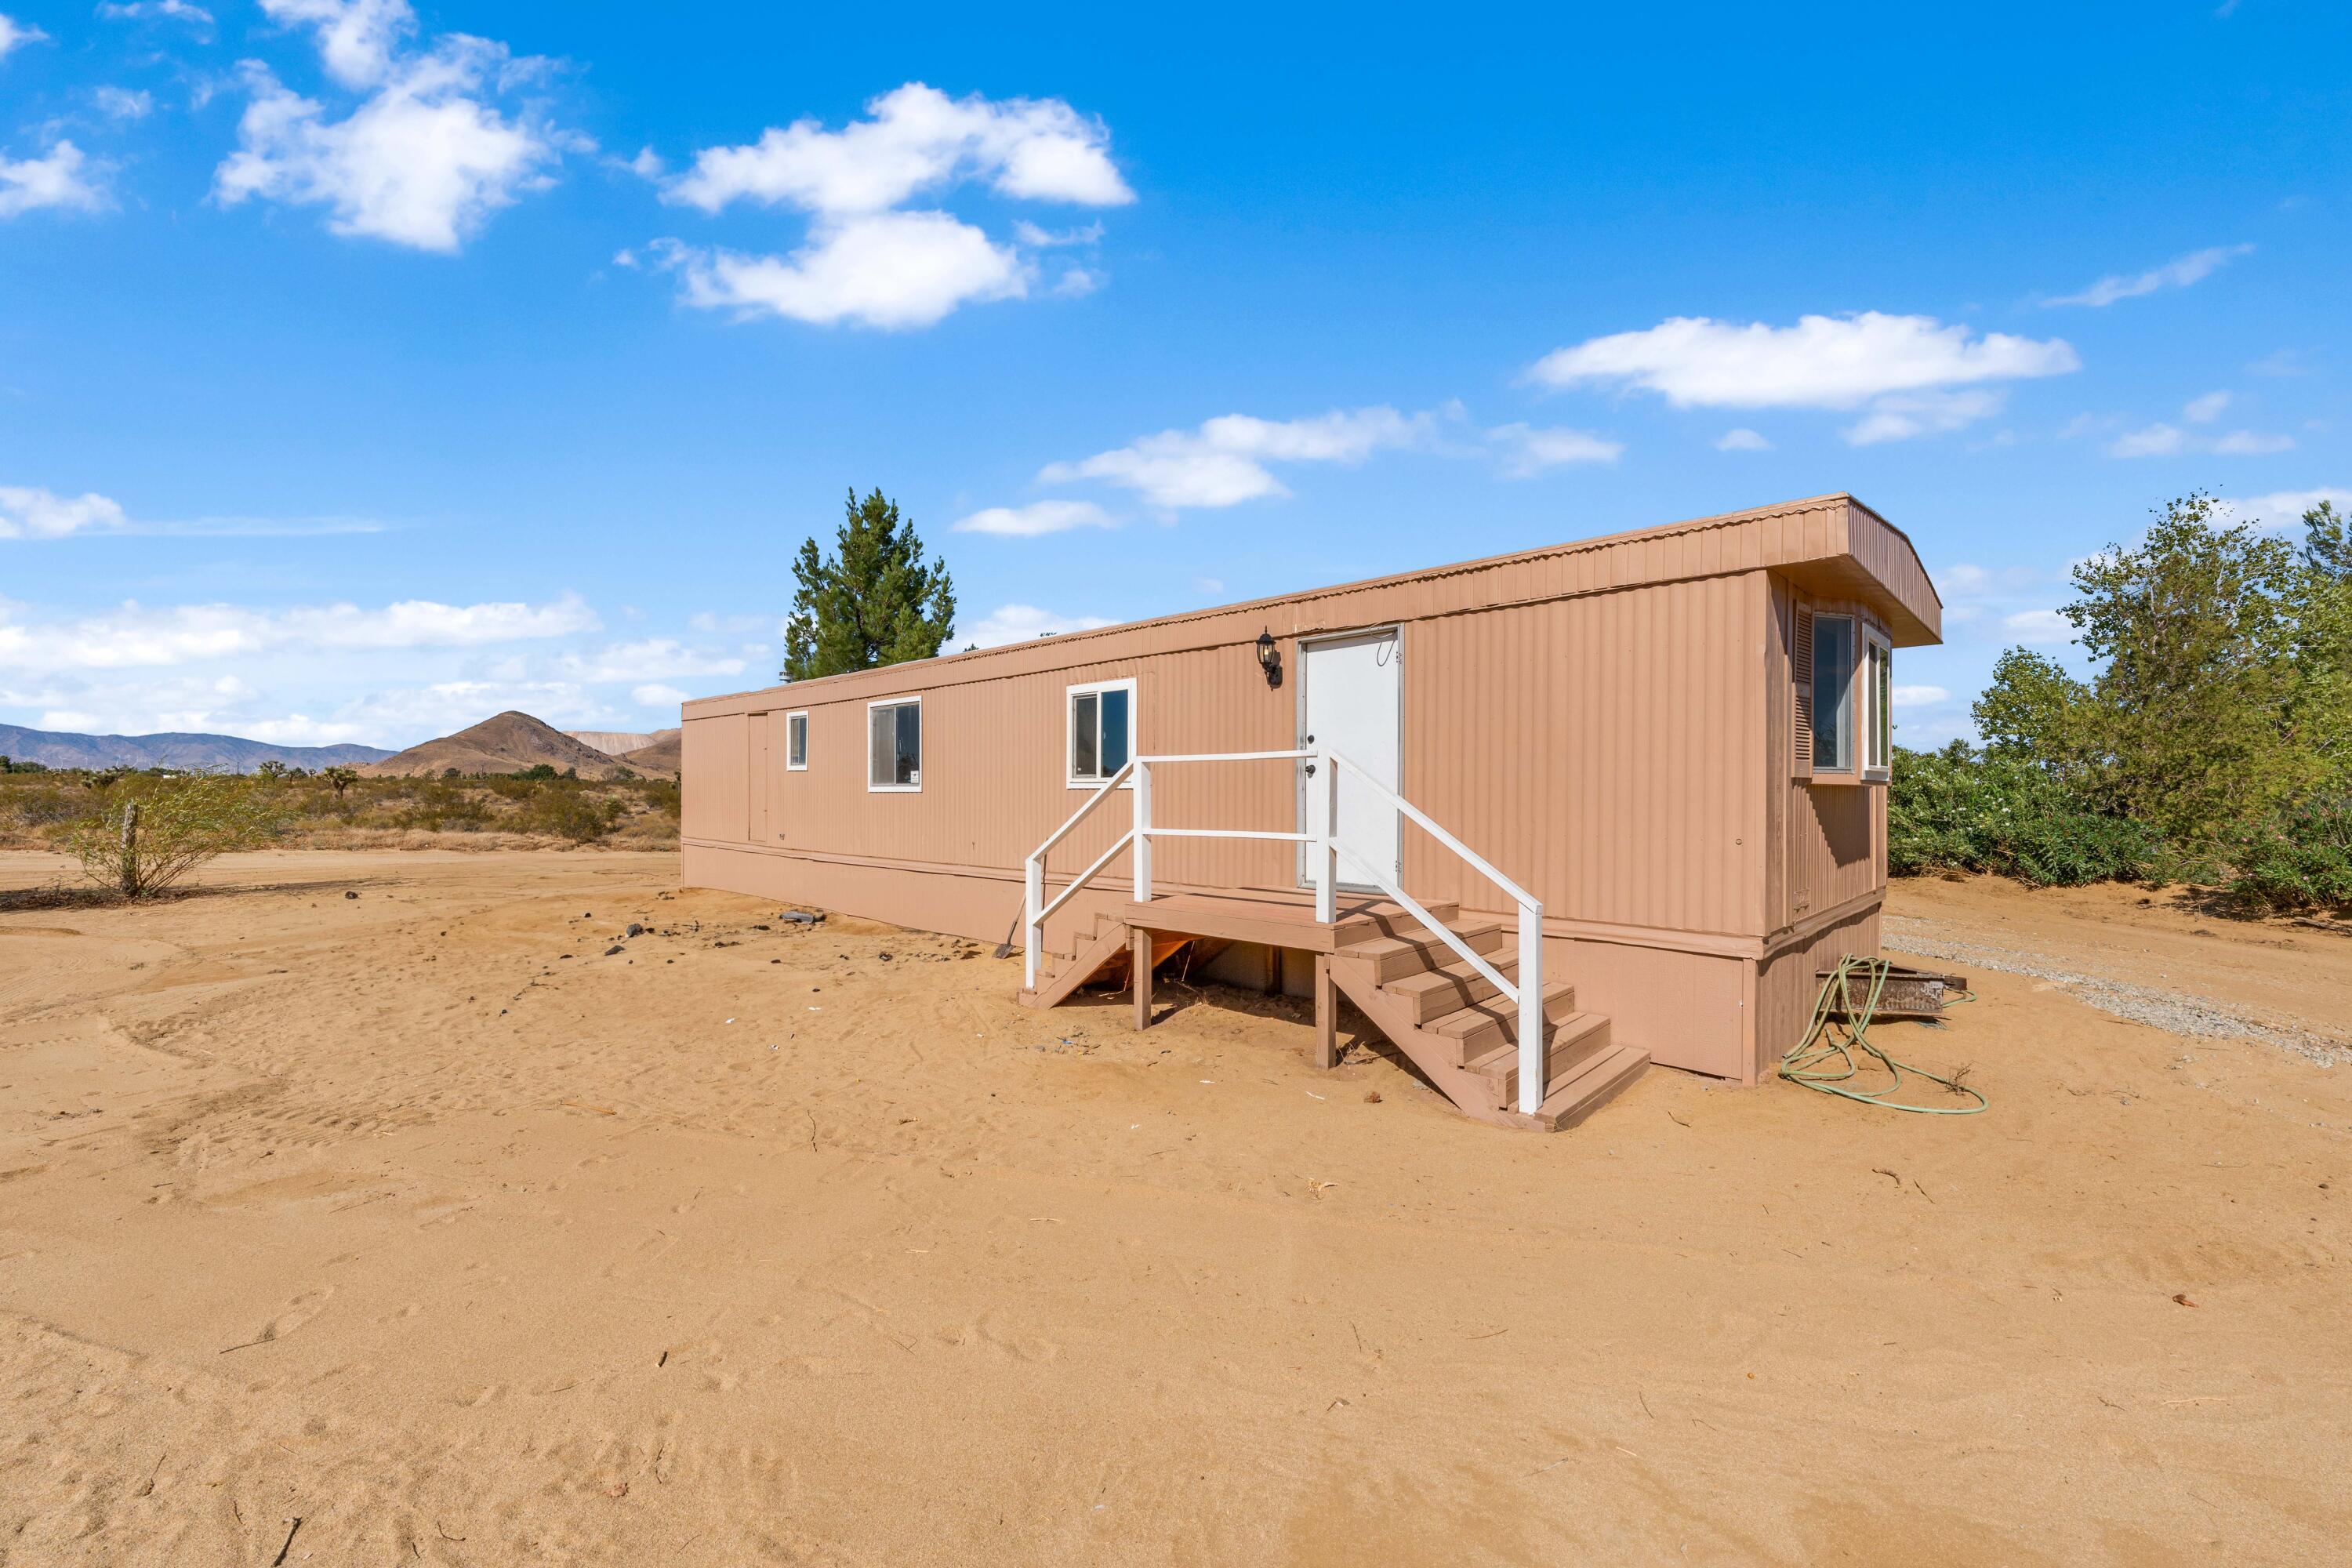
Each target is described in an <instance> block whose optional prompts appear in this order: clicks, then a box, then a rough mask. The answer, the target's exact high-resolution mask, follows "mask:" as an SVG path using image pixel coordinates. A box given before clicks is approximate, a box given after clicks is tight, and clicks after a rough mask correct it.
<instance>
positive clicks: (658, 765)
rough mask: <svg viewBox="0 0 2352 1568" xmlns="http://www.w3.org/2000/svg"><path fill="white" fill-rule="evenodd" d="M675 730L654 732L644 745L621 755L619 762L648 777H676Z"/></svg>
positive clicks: (676, 746) (677, 748)
mask: <svg viewBox="0 0 2352 1568" xmlns="http://www.w3.org/2000/svg"><path fill="white" fill-rule="evenodd" d="M679 734H680V731H677V730H656V731H654V732H653V733H652V734H650V735H648V736H646V744H644V745H642V746H639V747H638V748H637V749H636V750H635V751H634V752H622V753H621V761H623V762H625V763H628V764H629V766H631V767H633V768H635V769H636V770H637V772H639V773H644V774H646V776H648V777H658V778H667V779H675V778H677V770H678V767H679V763H678V752H679V746H678V736H679Z"/></svg>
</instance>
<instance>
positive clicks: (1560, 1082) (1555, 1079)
mask: <svg viewBox="0 0 2352 1568" xmlns="http://www.w3.org/2000/svg"><path fill="white" fill-rule="evenodd" d="M1512 1032H1513V1033H1514V1034H1515V1035H1516V1034H1517V1030H1514V1031H1512ZM1611 1046H1612V1042H1611V1040H1610V1037H1609V1020H1608V1019H1607V1018H1605V1017H1603V1016H1601V1015H1600V1014H1598V1013H1570V1015H1569V1016H1567V1017H1566V1018H1563V1019H1561V1020H1560V1021H1559V1023H1558V1024H1556V1025H1554V1026H1552V1031H1551V1038H1550V1039H1549V1040H1548V1041H1546V1042H1545V1051H1544V1065H1545V1073H1544V1097H1545V1098H1546V1099H1549V1098H1550V1097H1551V1096H1552V1094H1554V1093H1555V1092H1556V1091H1558V1090H1559V1089H1561V1088H1563V1087H1565V1086H1566V1084H1567V1083H1568V1081H1569V1080H1570V1079H1571V1078H1572V1077H1573V1076H1574V1075H1575V1074H1576V1073H1578V1072H1579V1071H1580V1070H1581V1069H1582V1068H1583V1066H1584V1064H1585V1063H1586V1062H1587V1061H1589V1060H1591V1058H1594V1057H1596V1056H1600V1055H1602V1054H1604V1053H1606V1052H1607V1051H1608V1050H1609V1049H1610V1048H1611ZM1466 1065H1467V1066H1468V1067H1469V1068H1470V1070H1471V1071H1472V1072H1474V1073H1476V1074H1478V1075H1479V1076H1480V1077H1481V1078H1485V1079H1490V1080H1492V1081H1493V1083H1494V1085H1495V1103H1496V1105H1499V1106H1502V1107H1504V1108H1505V1109H1506V1110H1507V1109H1509V1108H1510V1107H1512V1106H1515V1105H1517V1104H1518V1102H1519V1047H1518V1042H1517V1040H1516V1039H1514V1040H1513V1041H1511V1042H1510V1043H1509V1044H1507V1045H1503V1046H1498V1047H1496V1048H1495V1049H1494V1050H1491V1051H1489V1052H1487V1053H1486V1055H1485V1056H1483V1057H1480V1058H1477V1059H1476V1060H1475V1061H1472V1062H1470V1063H1468V1064H1466Z"/></svg>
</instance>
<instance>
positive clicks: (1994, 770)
mask: <svg viewBox="0 0 2352 1568" xmlns="http://www.w3.org/2000/svg"><path fill="white" fill-rule="evenodd" d="M2165 863H2166V853H2165V846H2164V844H2163V841H2162V840H2161V839H2160V838H2159V837H2158V835H2157V834H2156V833H2155V832H2154V831H2153V830H2152V829H2150V828H2148V827H2147V826H2144V825H2142V824H2140V823H2137V822H2133V821H2130V820H2128V819H2126V818H2124V817H2119V816H2112V815H2109V814H2107V813H2105V812H2101V811H2098V810H2096V809H2095V808H2094V807H2092V806H2091V805H2089V804H2088V803H2086V802H2085V801H2084V800H2083V799H2082V798H2080V797H2079V796H2077V795H2074V793H2073V792H2071V791H2069V790H2068V789H2067V788H2066V787H2065V786H2063V785H2062V784H2059V783H2058V782H2057V781H2056V780H2055V779H2053V777H2052V776H2051V775H2050V774H2049V773H2047V772H2046V771H2044V770H2043V769H2042V768H2041V767H2039V766H2037V765H2035V764H2034V763H2030V762H2026V761H2022V760H2020V759H2017V758H2012V757H2002V756H1988V755H1986V754H1984V753H1982V752H1978V751H1975V750H1974V749H1972V748H1971V747H1969V745H1968V743H1967V742H1962V741H1955V742H1952V743H1951V744H1950V745H1948V746H1947V747H1945V748H1944V749H1943V750H1942V751H1940V752H1910V751H1905V750H1903V749H1902V748H1900V747H1898V748H1896V750H1895V773H1894V779H1893V782H1892V784H1890V785H1889V786H1888V789H1887V795H1886V866H1887V870H1888V871H1889V872H1890V873H1891V874H1893V875H1895V876H1897V877H1909V876H1916V875H1918V874H1920V873H1922V872H1927V871H1941V870H1958V871H1990V872H1993V873H1995V874H1997V875H2000V876H2004V877H2014V878H2016V879H2018V880H2020V881H2022V882H2031V883H2033V884H2035V885H2037V886H2044V887H2050V886H2054V887H2077V886H2080V885H2081V884H2083V883H2085V882H2105V881H2126V882H2128V881H2138V880H2141V879H2146V878H2148V877H2150V876H2152V875H2155V874H2157V873H2158V871H2159V869H2160V868H2163V867H2164V865H2165Z"/></svg>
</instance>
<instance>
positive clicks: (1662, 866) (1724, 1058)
mask: <svg viewBox="0 0 2352 1568" xmlns="http://www.w3.org/2000/svg"><path fill="white" fill-rule="evenodd" d="M1941 618H1942V607H1941V605H1940V603H1939V602H1938V600H1937V596H1936V592H1935V589H1934V587H1933V585H1932V584H1930V583H1929V581H1928V578H1927V571H1926V569H1925V568H1924V567H1923V566H1922V565H1921V563H1920V561H1919V557H1918V554H1917V552H1916V551H1915V550H1914V549H1913V548H1912V545H1911V542H1910V541H1909V540H1908V539H1907V538H1906V537H1905V536H1904V535H1903V533H1902V532H1901V531H1898V530H1896V529H1895V527H1893V526H1892V525H1891V524H1889V523H1888V522H1887V521H1885V519H1883V518H1881V517H1880V516H1879V515H1878V514H1877V513H1875V512H1874V511H1872V510H1870V509H1869V508H1868V507H1866V506H1864V505H1863V504H1862V503H1861V502H1860V501H1858V500H1854V499H1853V497H1851V496H1848V495H1830V496H1822V497H1819V498H1816V499H1813V500H1801V501H1792V502H1789V503H1787V504H1784V505H1780V506H1770V507H1763V508H1759V509H1756V510H1748V511H1740V512H1733V513H1729V514H1727V515H1725V516H1720V517H1710V518H1702V519H1699V520H1696V521H1688V522H1678V523H1673V524H1669V525H1667V526H1664V527H1660V528H1651V529H1644V530H1641V531H1635V532H1631V533H1619V534H1612V535H1609V536H1606V537H1603V538H1597V539H1587V540H1580V541H1577V542H1572V543H1566V544H1559V545H1551V546H1547V547H1545V548H1542V549H1538V550H1529V551H1524V552H1519V553H1517V554H1511V555H1503V556H1496V557H1493V558H1491V559H1487V560H1483V561H1471V562H1465V563H1460V564H1455V565H1446V566H1435V567H1431V568H1429V569H1427V570H1423V571H1417V572H1409V573H1405V574H1400V575H1397V576H1391V577H1383V578H1380V579H1377V580H1374V581H1370V582H1363V583H1352V584H1345V585H1343V586H1339V587H1334V588H1324V589H1318V590H1315V591H1313V592H1308V593H1301V594H1292V595H1284V596H1281V597H1278V598H1272V599H1263V600H1258V601H1255V602H1253V603H1250V604H1244V605H1229V606H1225V607H1223V608H1218V609H1209V610H1199V611H1193V612H1189V613H1186V614H1183V615H1175V616H1161V617H1160V618H1158V619H1155V620H1149V621H1140V622H1137V623H1134V624H1132V625H1129V626H1110V627H1106V628H1104V629H1102V630H1099V631H1090V632H1082V633H1076V634H1072V635H1067V636H1062V637H1042V638H1038V639H1036V640H1034V641H1031V642H1026V643H1020V644H1015V645H1013V646H1010V647H996V648H988V649H982V650H979V651H975V652H970V653H962V654H955V655H950V656H947V657H943V658H934V659H929V660H925V661H922V662H919V663H913V664H902V665H895V666H890V667H887V668H880V669H872V670H865V671H860V672H857V673H855V674H849V675H838V676H831V677H827V678H825V679H816V680H808V681H803V682H799V683H795V684H789V685H784V686H778V687H772V688H769V689H765V690H761V691H750V692H743V693H740V694H738V695H734V696H729V697H714V698H708V699H704V700H699V701H695V702H690V703H688V704H687V706H686V710H685V734H684V738H683V748H684V763H683V782H684V785H685V807H684V810H685V821H684V838H685V880H686V881H687V882H688V884H689V885H694V886H701V887H710V888H723V889H735V890H738V891H742V892H749V893H755V894H759V895H761V896H765V897H772V898H776V899H780V900H793V901H797V902H802V903H806V904H811V905H814V906H817V907H821V908H826V909H833V910H842V911H844V912H847V913H854V914H858V915H863V916H867V917H870V918H873V919H877V920H882V921H891V922H894V923H896V924H899V925H905V926H910V927H915V928H919V929H924V930H930V931H947V932H954V933H957V934H960V935H962V936H966V937H971V938H974V939H977V940H980V941H984V942H992V943H997V942H1002V943H1005V944H1008V945H1009V946H1010V947H1011V948H1013V950H1015V951H1018V952H1021V953H1022V955H1023V958H1024V963H1023V974H1022V982H1021V984H1022V987H1023V998H1024V1000H1025V1001H1028V1002H1031V1003H1033V1004H1034V1005H1053V1004H1055V1003H1056V1002H1059V1001H1061V1000H1062V999H1063V998H1064V997H1066V996H1067V995H1068V994H1070V992H1071V991H1072V990H1073V988H1075V987H1076V986H1077V985H1078V984H1082V983H1084V982H1085V981H1087V980H1088V979H1097V980H1099V979H1102V978H1104V977H1106V976H1113V977H1115V976H1118V975H1120V974H1124V975H1125V976H1126V977H1127V979H1128V982H1129V984H1131V985H1132V986H1133V988H1134V992H1135V995H1136V1000H1137V1004H1138V1020H1139V1024H1140V1022H1141V1021H1142V1020H1143V1018H1144V1017H1146V1016H1148V1008H1149V1004H1150V982H1151V976H1152V973H1153V969H1154V967H1155V965H1156V964H1161V963H1167V962H1169V961H1170V959H1171V955H1173V954H1174V953H1176V952H1179V951H1180V950H1189V953H1188V956H1187V962H1190V963H1193V964H1194V965H1195V966H1196V969H1198V968H1199V967H1200V966H1202V965H1205V966H1206V972H1207V973H1212V974H1217V975H1220V976H1222V977H1223V978H1227V979H1232V980H1238V981H1243V982H1245V983H1255V984H1267V985H1269V986H1272V985H1279V986H1283V987H1285V988H1286V989H1288V990H1290V991H1292V992H1293V993H1294V994H1308V993H1311V994H1314V995H1315V996H1316V998H1317V1004H1318V1006H1317V1011H1318V1020H1319V1027H1318V1047H1317V1049H1318V1054H1319V1055H1321V1056H1323V1057H1324V1058H1325V1059H1327V1060H1328V1052H1329V1049H1330V1041H1331V1038H1332V1035H1331V1018H1332V1016H1333V1012H1334V1009H1335V1008H1336V1006H1337V1001H1338V998H1339V996H1342V995H1344V996H1346V997H1347V998H1348V999H1349V1001H1350V1002H1352V1003H1353V1004H1354V1005H1356V1006H1357V1007H1358V1008H1359V1009H1360V1010H1361V1011H1362V1012H1363V1014H1364V1015H1365V1016H1367V1017H1368V1018H1369V1019H1370V1021H1371V1022H1372V1023H1373V1024H1375V1025H1376V1026H1379V1028H1380V1029H1381V1031H1382V1032H1383V1033H1384V1034H1385V1035H1387V1036H1388V1037H1389V1038H1390V1039H1391V1041H1393V1042H1394V1043H1395V1045H1396V1046H1397V1047H1399V1048H1400V1049H1401V1050H1402V1051H1403V1052H1404V1053H1405V1054H1406V1055H1407V1056H1408V1057H1410V1058H1412V1061H1413V1062H1414V1063H1415V1065H1416V1066H1417V1067H1418V1068H1420V1069H1421V1070H1422V1072H1423V1074H1424V1075H1425V1076H1426V1077H1427V1078H1428V1079H1430V1081H1431V1082H1432V1083H1433V1084H1434V1085H1436V1087H1437V1088H1438V1089H1441V1090H1442V1091H1444V1093H1445V1094H1446V1095H1447V1096H1448V1097H1449V1098H1450V1099H1452V1100H1454V1103H1455V1104H1456V1105H1458V1106H1460V1107H1461V1108H1462V1109H1463V1110H1465V1111H1466V1112H1468V1113H1470V1114H1471V1115H1474V1116H1477V1117H1480V1118H1482V1119H1484V1120H1486V1121H1495V1122H1499V1123H1503V1124H1507V1125H1521V1126H1537V1127H1548V1128H1549V1127H1558V1126H1561V1125H1565V1124H1567V1123H1569V1122H1570V1121H1574V1120H1576V1119H1578V1118H1579V1117H1580V1116H1581V1115H1583V1114H1586V1113H1588V1112H1589V1111H1590V1110H1591V1109H1592V1108H1593V1107H1594V1106H1596V1105H1598V1104H1599V1103H1601V1101H1602V1100H1605V1099H1607V1098H1608V1097H1609V1096H1610V1095H1612V1094H1613V1093H1614V1092H1616V1091H1617V1090H1618V1089H1622V1087H1623V1086H1624V1085H1625V1084H1626V1083H1628V1082H1630V1081H1632V1079H1633V1078H1634V1077H1635V1076H1637V1075H1638V1074H1639V1073H1640V1072H1641V1071H1642V1070H1643V1068H1645V1067H1646V1066H1647V1065H1648V1064H1650V1063H1653V1062H1655V1063H1659V1064H1663V1065H1666V1066H1671V1067H1675V1068H1684V1069H1686V1070H1689V1071H1693V1072H1699V1073H1707V1074H1712V1075H1715V1076H1717V1077H1719V1078H1723V1079H1734V1080H1738V1081H1741V1082H1748V1083H1752V1082H1755V1081H1756V1080H1757V1079H1759V1077H1761V1076H1763V1075H1764V1074H1766V1073H1767V1072H1769V1068H1770V1066H1771V1064H1772V1063H1773V1062H1774V1061H1775V1060H1776V1059H1777V1058H1779V1056H1780V1054H1781V1052H1783V1051H1784V1050H1785V1049H1786V1048H1787V1047H1789V1046H1790V1044H1791V1043H1792V1042H1793V1040H1794V1039H1795V1037H1796V1036H1797V1035H1798V1034H1799V1033H1801V1030H1802V1029H1803V1027H1804V1025H1805V1023H1806V1020H1807V1017H1808V1015H1809V1010H1810V1007H1811V1002H1812V1000H1813V995H1814V992H1815V989H1816V984H1817V983H1816V979H1815V976H1816V974H1817V973H1818V972H1819V971H1820V970H1821V969H1822V968H1823V967H1824V966H1825V965H1826V964H1828V963H1832V962H1833V961H1834V960H1835V958H1836V957H1837V956H1838V955H1840V954H1843V953H1849V952H1852V953H1861V954H1872V953H1875V952H1876V951H1877V947H1878V919H1879V906H1880V903H1881V901H1882V899H1883V897H1884V895H1885V886H1886V803H1885V793H1886V792H1885V784H1886V780H1887V775H1888V769H1889V765H1890V763H1891V762H1892V760H1893V751H1892V737H1893V724H1892V717H1891V713H1890V706H1891V701H1892V693H1893V651H1894V650H1895V648H1899V647H1916V646H1919V645H1922V644H1928V643H1934V642H1936V641H1937V640H1938V638H1939V636H1940V630H1941Z"/></svg>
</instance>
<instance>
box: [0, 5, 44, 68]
mask: <svg viewBox="0 0 2352 1568" xmlns="http://www.w3.org/2000/svg"><path fill="white" fill-rule="evenodd" d="M46 37H48V35H47V33H44V32H43V31H41V30H40V29H39V28H38V27H35V26H27V25H26V24H25V23H23V22H19V21H17V20H16V18H15V17H14V16H7V15H5V13H0V60H5V59H6V58H8V57H9V56H10V55H12V54H15V53H16V51H17V50H18V49H20V48H22V47H25V46H26V44H37V43H39V42H40V41H41V40H42V39H44V38H46Z"/></svg>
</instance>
